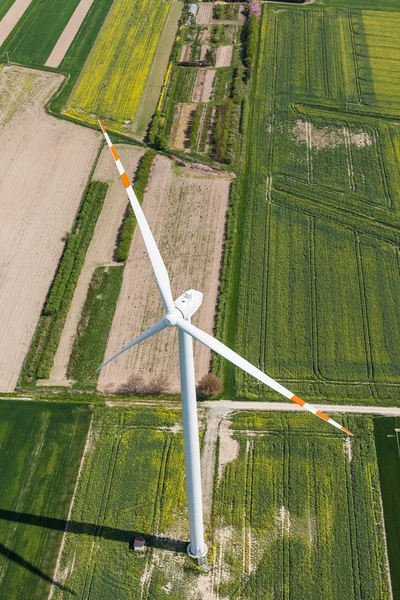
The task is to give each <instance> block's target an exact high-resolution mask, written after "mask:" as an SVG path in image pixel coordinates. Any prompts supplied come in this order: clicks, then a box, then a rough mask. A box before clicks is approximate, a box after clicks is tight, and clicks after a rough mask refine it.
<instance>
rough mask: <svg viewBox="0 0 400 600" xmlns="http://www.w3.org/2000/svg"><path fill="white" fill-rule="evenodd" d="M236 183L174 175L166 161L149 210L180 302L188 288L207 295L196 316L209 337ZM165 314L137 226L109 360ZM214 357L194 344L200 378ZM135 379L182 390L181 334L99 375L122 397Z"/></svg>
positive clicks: (167, 334) (161, 161)
mask: <svg viewBox="0 0 400 600" xmlns="http://www.w3.org/2000/svg"><path fill="white" fill-rule="evenodd" d="M230 183H231V179H230V178H229V177H228V176H227V175H226V174H225V175H210V174H204V173H203V172H201V171H196V170H194V169H189V168H183V169H182V168H180V170H179V171H177V172H173V170H172V163H171V161H170V160H168V159H167V158H164V157H160V156H157V157H156V158H155V160H154V164H153V168H152V172H151V180H150V185H149V188H148V191H147V192H146V195H145V199H144V202H143V210H144V213H145V215H146V216H147V218H148V221H149V225H150V227H151V229H152V232H153V234H154V237H155V239H156V241H157V244H158V246H159V248H160V252H161V255H162V257H163V259H164V261H165V264H166V265H167V269H168V271H169V274H170V278H171V286H172V293H173V296H174V298H177V297H178V296H179V295H180V294H181V293H182V292H183V291H185V290H188V289H190V288H194V289H198V290H200V291H202V292H203V293H204V299H203V304H202V306H201V307H200V309H199V311H198V313H196V315H195V316H194V318H193V322H194V324H195V325H198V326H199V327H201V328H202V329H204V330H205V331H207V332H208V333H211V332H212V329H213V324H214V313H215V304H216V299H217V291H218V285H219V269H220V262H221V253H222V241H223V236H224V228H225V215H226V211H227V207H228V198H229V189H230ZM162 314H163V309H162V304H161V299H160V294H159V292H158V289H157V286H156V282H155V279H154V275H153V272H152V270H151V266H150V262H149V259H148V256H147V253H146V251H145V247H144V244H143V241H142V237H141V234H140V231H139V229H138V228H136V230H135V234H134V238H133V242H132V246H131V252H130V256H129V259H128V262H127V264H126V267H125V271H124V280H123V284H122V289H121V293H120V297H119V300H118V304H117V309H116V313H115V316H114V321H113V325H112V328H111V332H110V336H109V340H108V345H107V351H106V356H110V355H112V354H114V353H115V352H117V351H118V350H119V349H120V348H121V347H122V346H124V345H125V344H126V343H127V342H129V341H130V340H132V339H133V338H134V337H136V336H137V335H138V334H139V333H141V332H142V331H144V330H145V329H147V328H148V327H149V326H150V325H152V324H153V323H154V322H155V321H157V320H158V319H159V318H160V317H161V316H162ZM209 362H210V351H209V350H208V349H207V348H205V347H204V346H202V345H201V344H195V363H196V375H197V378H200V377H201V376H203V375H204V374H205V373H207V371H208V367H209ZM131 374H140V375H143V377H144V378H145V379H146V380H147V381H149V380H153V379H154V378H155V377H156V376H159V375H162V376H165V377H166V378H167V379H168V380H169V382H170V391H171V392H177V391H178V390H179V387H180V386H179V368H178V336H177V331H176V330H175V328H174V329H168V330H165V331H162V332H161V333H159V334H157V335H156V336H154V337H152V338H151V339H149V340H146V341H145V342H143V343H142V344H139V345H138V346H137V347H136V348H133V349H132V350H131V351H128V352H126V353H125V354H123V355H122V356H120V357H119V358H117V359H116V360H115V361H113V362H112V363H110V364H109V365H107V367H105V368H104V369H103V370H102V371H101V374H100V378H99V385H98V387H99V390H100V391H102V392H104V391H116V390H118V389H119V388H121V386H123V385H124V383H125V382H126V381H127V378H128V377H129V375H131Z"/></svg>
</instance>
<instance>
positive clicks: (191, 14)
mask: <svg viewBox="0 0 400 600" xmlns="http://www.w3.org/2000/svg"><path fill="white" fill-rule="evenodd" d="M198 10H199V7H198V5H197V4H191V5H190V6H189V10H188V16H187V23H190V21H193V22H194V21H196V15H197V11H198Z"/></svg>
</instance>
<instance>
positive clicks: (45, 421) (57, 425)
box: [0, 400, 90, 600]
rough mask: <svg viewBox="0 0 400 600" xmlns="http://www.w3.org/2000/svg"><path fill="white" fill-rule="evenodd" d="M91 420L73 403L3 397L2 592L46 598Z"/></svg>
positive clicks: (0, 440) (4, 595) (0, 432)
mask: <svg viewBox="0 0 400 600" xmlns="http://www.w3.org/2000/svg"><path fill="white" fill-rule="evenodd" d="M89 420H90V410H89V409H88V407H87V406H78V405H75V404H73V403H69V404H57V403H51V404H49V403H39V402H23V401H4V400H3V401H1V403H0V449H1V451H0V470H1V485H2V493H1V502H0V538H1V544H0V569H1V573H2V578H1V582H0V597H1V598H7V600H14V599H15V600H17V599H18V600H19V599H20V598H22V597H24V598H30V599H34V598H37V599H41V598H47V595H48V593H49V589H50V583H51V581H52V578H53V571H54V568H55V564H56V560H57V554H58V550H59V546H60V543H61V539H62V535H63V532H64V528H65V519H66V518H67V515H68V509H69V504H70V501H71V497H72V493H73V490H74V487H75V483H76V478H77V474H78V469H79V464H80V460H81V455H82V452H83V447H84V444H85V439H86V434H87V430H88V426H89ZM59 583H61V582H59Z"/></svg>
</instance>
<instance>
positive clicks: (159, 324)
mask: <svg viewBox="0 0 400 600" xmlns="http://www.w3.org/2000/svg"><path fill="white" fill-rule="evenodd" d="M166 327H168V325H166V323H165V322H164V319H160V320H159V321H157V323H154V325H152V326H151V327H149V329H146V331H144V332H143V333H141V334H140V335H139V336H138V337H137V338H135V339H134V340H132V341H131V342H129V344H127V345H126V346H124V347H123V348H122V349H121V350H120V351H119V352H117V353H116V354H113V355H112V356H111V357H110V358H108V359H107V360H106V361H105V362H103V364H102V365H100V366H99V367H98V368H97V369H96V370H95V371H93V373H90V375H89V377H87V379H85V381H88V380H89V379H90V378H91V377H93V375H95V374H96V373H98V372H99V371H100V369H102V368H103V367H105V366H106V365H108V363H109V362H111V361H112V360H114V358H117V356H119V355H120V354H123V353H124V352H126V351H127V350H129V348H132V347H133V346H136V344H138V343H139V342H142V341H143V340H146V339H147V338H149V337H151V336H152V335H154V334H155V333H158V332H159V331H162V330H163V329H165V328H166Z"/></svg>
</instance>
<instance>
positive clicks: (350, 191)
mask: <svg viewBox="0 0 400 600" xmlns="http://www.w3.org/2000/svg"><path fill="white" fill-rule="evenodd" d="M382 15H383V17H382V19H383V18H384V17H385V18H386V16H387V15H386V13H382ZM365 19H371V14H370V13H367V14H365V13H362V12H361V11H344V10H342V9H324V10H323V11H321V9H318V10H317V9H315V8H312V7H309V9H307V11H305V10H304V9H302V8H301V7H285V8H283V7H280V8H279V9H277V8H276V7H272V6H264V11H263V18H262V23H261V35H260V50H259V54H258V62H257V63H256V65H255V67H254V71H253V76H252V90H251V96H250V98H251V100H250V102H251V104H250V105H248V106H247V107H246V111H245V113H244V114H245V120H244V126H245V127H247V125H246V123H249V129H248V130H247V139H248V144H247V154H246V163H245V169H244V170H243V171H242V172H241V174H240V175H241V177H240V178H239V183H238V184H237V185H238V186H239V187H240V185H241V183H240V182H242V185H243V187H242V188H241V190H240V193H241V195H242V200H237V199H236V200H235V201H236V202H239V204H238V205H237V209H236V210H238V211H239V212H237V214H238V218H239V221H238V222H237V224H236V226H232V233H228V236H232V235H234V236H235V237H234V239H236V243H237V244H238V245H237V246H236V251H235V253H234V256H236V260H237V261H238V262H236V263H235V262H232V261H231V264H230V273H231V275H229V273H228V274H226V273H225V274H224V284H223V288H222V297H223V298H224V286H225V285H227V286H228V288H229V298H230V300H229V301H228V302H227V301H226V298H225V299H224V300H223V302H224V304H223V305H222V311H223V312H222V315H221V314H220V315H219V323H218V331H220V332H224V334H225V339H226V341H227V342H228V343H229V344H231V345H232V346H234V347H235V349H236V350H237V351H238V352H239V353H240V354H242V355H243V356H245V357H246V358H248V359H249V360H250V361H252V362H253V363H254V364H256V365H259V366H260V367H261V368H263V369H265V370H266V371H267V372H268V373H269V374H270V375H271V376H272V377H275V378H278V379H279V380H281V381H282V382H284V384H285V385H287V386H288V387H289V389H293V391H294V392H296V393H299V394H300V395H305V396H306V397H307V398H310V399H321V398H326V399H332V400H334V401H335V402H348V401H351V402H357V403H364V402H371V403H377V404H387V403H392V404H393V403H396V402H397V399H398V385H399V383H400V367H399V363H398V361H397V351H396V348H398V347H399V341H400V340H398V336H397V332H396V328H395V327H393V323H396V322H398V320H399V317H400V312H399V308H398V307H399V295H400V272H399V268H398V265H399V262H398V248H399V244H400V212H399V200H398V198H399V196H398V190H399V189H400V178H399V158H398V156H399V155H398V149H399V147H400V137H399V134H400V130H399V127H398V124H397V123H395V122H391V121H390V120H388V119H387V118H386V115H387V114H389V112H390V111H392V110H393V104H391V96H390V95H389V96H388V102H387V104H386V105H385V106H384V109H382V110H383V112H384V114H383V115H382V117H380V116H379V110H381V108H380V107H381V106H383V104H382V103H383V102H384V89H385V87H384V84H383V83H381V82H380V80H379V78H378V80H377V77H376V75H375V74H374V73H375V71H376V68H375V67H374V64H373V62H369V57H368V52H365V44H367V45H368V44H370V42H369V40H370V37H371V32H370V30H369V29H368V27H364V20H365ZM396 19H397V15H396V16H393V18H392V21H393V23H396V22H397V21H396ZM393 28H394V25H393V26H392V30H394V29H393ZM371 43H375V42H374V41H373V42H371ZM368 47H370V45H368ZM387 51H388V52H389V53H390V49H387ZM361 56H362V62H361V61H360V57H361ZM396 56H397V54H396V53H395V54H394V57H395V58H396ZM371 61H372V59H371ZM396 64H397V63H396ZM374 69H375V70H374ZM382 81H383V79H382ZM371 82H372V83H373V84H374V85H372V83H371ZM378 84H379V85H381V86H382V87H381V88H379V85H378ZM385 85H386V84H385ZM393 85H395V82H394V83H393ZM366 89H369V91H370V94H369V95H368V94H366ZM379 89H381V92H380V96H379V97H378V96H377V90H379ZM393 89H394V88H393ZM377 111H378V112H377ZM388 111H389V112H388ZM247 119H248V121H247ZM242 177H243V179H242ZM243 198H245V200H243ZM240 206H241V207H242V209H240V208H239V207H240ZM240 210H243V213H241V212H240ZM242 227H243V230H242V229H241V228H242ZM229 231H230V230H229ZM241 231H242V232H241ZM233 232H234V233H233ZM255 248H256V249H257V251H256V252H255ZM231 278H233V281H234V282H235V283H234V284H233V286H232V287H229V286H231V285H232V284H231V281H232V279H231ZM229 305H230V310H231V311H232V312H231V313H229ZM232 325H233V327H232ZM383 340H384V341H383ZM219 368H220V367H219ZM226 382H227V383H228V384H230V386H231V389H230V393H231V394H236V395H237V396H240V397H246V398H253V397H256V398H265V397H271V398H272V397H276V396H275V395H274V394H272V393H270V392H268V390H267V388H265V387H262V386H261V385H259V384H258V383H257V382H256V381H255V380H253V379H252V378H250V377H248V376H246V375H245V374H243V373H241V372H239V370H237V371H236V372H235V373H234V372H233V370H230V371H229V375H228V376H227V377H226Z"/></svg>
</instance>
